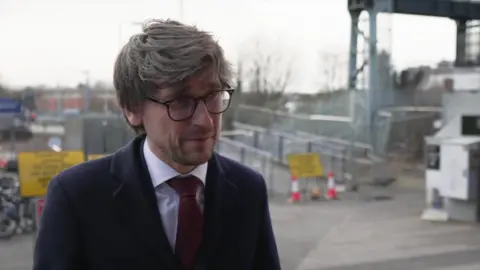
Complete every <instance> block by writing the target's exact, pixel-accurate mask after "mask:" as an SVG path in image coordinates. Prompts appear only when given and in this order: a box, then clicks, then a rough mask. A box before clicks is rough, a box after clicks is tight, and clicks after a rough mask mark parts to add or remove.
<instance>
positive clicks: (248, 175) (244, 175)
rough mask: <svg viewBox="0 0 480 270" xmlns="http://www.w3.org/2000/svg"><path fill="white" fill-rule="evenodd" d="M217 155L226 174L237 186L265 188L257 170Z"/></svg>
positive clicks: (263, 180) (262, 178)
mask: <svg viewBox="0 0 480 270" xmlns="http://www.w3.org/2000/svg"><path fill="white" fill-rule="evenodd" d="M217 156H218V162H220V164H221V166H222V169H223V170H224V172H225V174H226V176H227V177H228V178H229V179H230V180H231V181H233V182H234V183H235V184H236V185H237V186H239V187H244V188H248V189H252V188H253V189H258V188H260V189H266V184H265V179H264V177H263V176H262V175H261V174H260V173H259V172H257V171H255V170H254V169H252V168H250V167H248V166H245V165H244V164H241V163H240V162H238V161H235V160H233V159H231V158H228V157H225V156H223V155H220V154H217Z"/></svg>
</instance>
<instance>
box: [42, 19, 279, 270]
mask: <svg viewBox="0 0 480 270" xmlns="http://www.w3.org/2000/svg"><path fill="white" fill-rule="evenodd" d="M230 80H231V70H230V66H229V64H228V62H227V61H226V60H225V56H224V54H223V51H222V49H221V47H220V46H219V45H218V44H217V42H216V41H214V39H213V38H212V36H211V35H209V34H208V33H206V32H203V31H200V30H198V29H197V28H195V27H192V26H186V25H183V24H180V23H178V22H175V21H170V20H167V21H161V20H153V21H150V22H148V23H146V24H145V25H144V27H143V33H141V34H138V35H135V36H133V37H132V38H131V39H130V40H129V42H128V43H127V44H126V45H125V46H124V47H123V48H122V50H121V51H120V53H119V55H118V58H117V60H116V63H115V70H114V85H115V89H116V92H117V98H118V103H119V105H120V107H121V109H122V110H123V113H124V116H125V118H126V120H127V122H128V123H129V125H130V126H131V127H132V128H133V129H134V130H135V131H136V132H137V134H138V136H137V137H136V138H135V139H133V140H132V141H131V142H130V143H129V144H128V145H126V146H125V147H124V148H122V149H120V150H119V151H117V152H115V153H113V154H112V155H110V156H107V157H104V158H102V159H98V160H94V161H90V162H87V163H84V164H81V165H78V166H75V167H73V168H70V169H68V170H65V171H64V172H62V173H60V174H59V175H58V176H56V177H55V178H54V179H53V180H52V181H51V182H50V184H49V187H48V192H47V197H46V205H45V209H44V212H43V217H42V220H41V224H40V229H39V232H38V238H37V243H36V247H35V256H34V257H35V258H34V270H67V269H68V270H72V269H81V270H93V269H95V270H97V269H98V270H108V269H112V270H122V269H125V270H126V269H128V270H132V269H141V270H148V269H152V270H153V269H156V270H159V269H162V270H176V269H177V270H192V269H199V270H200V269H203V270H213V269H218V270H226V269H228V270H235V269H239V270H240V269H242V270H250V269H258V270H269V269H271V270H277V269H280V264H279V258H278V253H277V247H276V243H275V238H274V234H273V231H272V225H271V221H270V213H269V208H268V201H267V192H266V186H265V182H264V179H263V177H262V176H260V175H259V174H258V173H256V172H254V171H253V170H251V169H249V168H247V167H245V166H243V165H241V164H239V163H236V162H235V161H232V160H230V159H227V158H225V157H222V156H221V155H219V154H216V153H214V151H213V149H214V146H215V143H216V141H217V140H218V137H219V136H220V129H221V114H222V113H223V112H224V111H225V110H226V109H227V108H228V106H229V104H230V99H231V96H232V94H233V92H234V90H233V89H232V88H230V86H229V85H228V82H229V81H230Z"/></svg>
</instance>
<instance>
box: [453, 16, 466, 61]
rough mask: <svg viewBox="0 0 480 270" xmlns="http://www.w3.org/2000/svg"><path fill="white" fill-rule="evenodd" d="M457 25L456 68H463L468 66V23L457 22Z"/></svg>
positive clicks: (464, 21)
mask: <svg viewBox="0 0 480 270" xmlns="http://www.w3.org/2000/svg"><path fill="white" fill-rule="evenodd" d="M455 23H456V24H457V35H456V52H455V66H460V67H461V66H465V65H467V55H466V48H467V42H466V39H467V21H466V20H455Z"/></svg>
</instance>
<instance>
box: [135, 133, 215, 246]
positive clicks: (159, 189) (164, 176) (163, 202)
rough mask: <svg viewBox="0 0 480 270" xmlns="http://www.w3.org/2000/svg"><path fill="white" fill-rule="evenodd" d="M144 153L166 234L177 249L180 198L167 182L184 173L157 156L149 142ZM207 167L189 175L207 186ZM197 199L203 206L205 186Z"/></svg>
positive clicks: (144, 146)
mask: <svg viewBox="0 0 480 270" xmlns="http://www.w3.org/2000/svg"><path fill="white" fill-rule="evenodd" d="M143 155H144V156H145V162H146V163H147V167H148V172H149V173H150V178H151V179H152V184H153V188H154V189H155V196H156V197H157V205H158V209H159V210H160V216H161V217H162V223H163V229H164V230H165V234H166V235H167V238H168V241H169V242H170V245H171V247H172V250H175V240H176V236H177V223H178V206H179V203H180V198H179V196H178V194H177V193H176V192H175V190H174V189H173V188H171V187H170V186H169V185H168V184H167V183H166V182H167V181H168V180H170V179H172V178H174V177H177V176H182V175H181V174H180V173H179V172H177V171H176V170H175V169H173V168H172V167H170V166H168V165H167V164H166V163H165V162H163V161H162V160H160V159H159V158H158V157H157V156H155V154H154V153H153V152H152V151H151V150H150V147H149V146H148V143H147V142H145V143H144V145H143ZM207 167H208V165H207V163H204V164H202V165H199V166H197V167H196V168H195V169H193V170H192V171H191V172H190V173H189V174H188V175H193V176H195V177H197V178H198V179H200V181H202V183H203V186H205V179H206V178H207ZM185 176H186V175H185ZM197 200H198V201H199V204H200V206H201V207H202V208H203V187H202V188H201V189H200V190H199V191H198V196H197Z"/></svg>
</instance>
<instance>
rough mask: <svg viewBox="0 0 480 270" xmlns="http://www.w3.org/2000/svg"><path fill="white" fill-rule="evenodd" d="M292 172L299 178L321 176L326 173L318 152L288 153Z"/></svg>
mask: <svg viewBox="0 0 480 270" xmlns="http://www.w3.org/2000/svg"><path fill="white" fill-rule="evenodd" d="M287 161H288V165H289V167H290V173H291V174H292V175H295V176H296V177H297V178H311V177H320V176H323V175H324V171H323V166H322V163H321V161H320V156H319V155H318V153H301V154H289V155H287Z"/></svg>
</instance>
